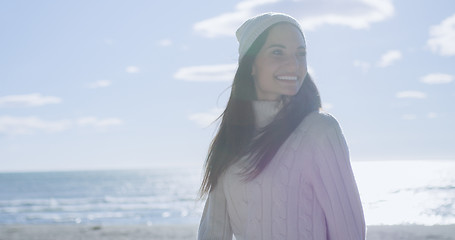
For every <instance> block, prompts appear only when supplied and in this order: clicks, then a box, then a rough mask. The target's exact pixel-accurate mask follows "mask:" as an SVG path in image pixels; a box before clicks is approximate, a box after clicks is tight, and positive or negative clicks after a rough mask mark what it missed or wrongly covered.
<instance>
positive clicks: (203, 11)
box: [0, 0, 455, 172]
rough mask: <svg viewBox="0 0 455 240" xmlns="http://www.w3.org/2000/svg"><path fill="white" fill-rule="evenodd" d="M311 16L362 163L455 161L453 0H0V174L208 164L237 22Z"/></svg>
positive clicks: (324, 88)
mask: <svg viewBox="0 0 455 240" xmlns="http://www.w3.org/2000/svg"><path fill="white" fill-rule="evenodd" d="M269 11H274V12H284V13H287V14H290V15H292V16H294V17H295V18H296V19H298V20H299V21H300V23H301V24H302V26H303V29H304V34H305V38H306V41H307V48H308V49H307V52H308V56H307V61H308V65H309V69H310V73H311V74H312V76H313V78H314V80H315V82H316V85H317V86H318V88H319V91H320V94H321V97H322V101H323V107H324V110H325V111H327V112H329V113H331V114H332V115H333V116H335V118H337V120H338V121H339V123H340V125H341V126H342V129H343V132H344V134H345V137H346V139H347V142H348V145H349V148H350V153H351V159H352V161H371V160H388V161H393V160H455V127H454V126H453V123H454V122H455V107H454V105H453V104H454V103H455V1H452V0H432V1H424V0H293V1H285V0H261V1H258V0H243V1H242V0H237V1H234V0H227V1H208V0H196V1H141V0H137V1H134V0H133V1H107V0H98V1H84V0H82V1H71V0H69V1H51V0H43V1H25V0H19V1H1V2H0V33H1V37H0V172H8V171H54V170H95V169H137V168H152V167H157V166H168V165H178V166H190V165H202V164H203V162H204V161H205V157H206V154H207V149H208V146H209V144H210V141H211V140H212V138H213V136H214V135H215V133H216V127H217V123H216V122H214V120H215V119H216V118H217V116H218V115H219V114H220V113H221V112H222V110H223V108H224V107H225V105H226V102H227V99H228V97H229V93H230V84H231V82H232V79H233V75H234V72H235V69H236V63H237V56H238V52H237V47H238V44H237V41H236V39H235V34H234V33H235V30H236V29H237V27H239V26H240V24H241V23H242V22H243V21H245V20H246V19H248V18H249V17H251V16H254V15H257V14H259V13H262V12H269Z"/></svg>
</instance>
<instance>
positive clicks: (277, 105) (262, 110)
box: [253, 101, 282, 129]
mask: <svg viewBox="0 0 455 240" xmlns="http://www.w3.org/2000/svg"><path fill="white" fill-rule="evenodd" d="M281 107H282V104H281V102H280V101H253V110H254V114H255V119H256V123H255V124H256V128H257V129H260V128H263V127H265V126H267V125H268V124H270V123H271V122H272V121H273V120H274V118H275V116H276V115H277V114H278V112H279V111H280V110H281Z"/></svg>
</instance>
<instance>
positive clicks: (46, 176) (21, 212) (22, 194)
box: [0, 161, 455, 225]
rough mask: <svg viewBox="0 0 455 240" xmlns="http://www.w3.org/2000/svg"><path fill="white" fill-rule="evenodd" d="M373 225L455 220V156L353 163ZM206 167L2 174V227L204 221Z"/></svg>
mask: <svg viewBox="0 0 455 240" xmlns="http://www.w3.org/2000/svg"><path fill="white" fill-rule="evenodd" d="M353 170H354V174H355V176H356V179H357V182H358V187H359V191H360V195H361V198H362V203H363V206H364V211H365V216H366V221H367V224H368V225H378V224H387V225H395V224H424V225H433V224H455V161H393V162H392V161H375V162H366V161H365V162H353ZM200 180H201V169H200V168H199V167H185V168H177V169H176V168H158V169H150V170H119V171H78V172H34V173H0V225H1V224H49V223H51V224H107V225H108V224H147V225H153V224H197V223H198V222H199V219H200V216H201V214H202V210H203V205H204V201H198V199H197V190H198V187H199V184H200Z"/></svg>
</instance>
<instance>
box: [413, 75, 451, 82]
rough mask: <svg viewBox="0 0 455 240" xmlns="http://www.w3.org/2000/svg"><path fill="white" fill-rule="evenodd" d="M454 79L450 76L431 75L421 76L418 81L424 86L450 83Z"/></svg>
mask: <svg viewBox="0 0 455 240" xmlns="http://www.w3.org/2000/svg"><path fill="white" fill-rule="evenodd" d="M453 79H454V77H453V76H452V75H450V74H444V73H432V74H428V75H425V76H423V77H422V78H421V79H420V81H421V82H423V83H426V84H444V83H450V82H452V81H453Z"/></svg>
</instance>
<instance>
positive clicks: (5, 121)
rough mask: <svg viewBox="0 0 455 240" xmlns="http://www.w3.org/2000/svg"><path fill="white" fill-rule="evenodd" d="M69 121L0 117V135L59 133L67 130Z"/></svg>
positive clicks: (69, 124)
mask: <svg viewBox="0 0 455 240" xmlns="http://www.w3.org/2000/svg"><path fill="white" fill-rule="evenodd" d="M70 126H71V121H69V120H60V121H46V120H42V119H39V118H37V117H10V116H0V133H4V134H9V135H19V134H31V133H34V132H36V131H44V132H60V131H63V130H66V129H68V128H69V127H70Z"/></svg>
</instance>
